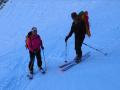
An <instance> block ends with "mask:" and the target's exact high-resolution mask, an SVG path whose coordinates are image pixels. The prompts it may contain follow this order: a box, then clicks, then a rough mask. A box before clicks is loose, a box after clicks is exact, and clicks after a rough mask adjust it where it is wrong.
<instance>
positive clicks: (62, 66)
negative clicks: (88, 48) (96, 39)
mask: <svg viewBox="0 0 120 90" xmlns="http://www.w3.org/2000/svg"><path fill="white" fill-rule="evenodd" d="M87 54H90V52H87V53H86V54H85V55H87ZM85 55H83V56H82V57H85ZM74 62H75V60H72V61H70V62H68V63H65V64H62V65H60V66H59V68H64V67H66V66H68V65H70V64H72V63H74Z"/></svg>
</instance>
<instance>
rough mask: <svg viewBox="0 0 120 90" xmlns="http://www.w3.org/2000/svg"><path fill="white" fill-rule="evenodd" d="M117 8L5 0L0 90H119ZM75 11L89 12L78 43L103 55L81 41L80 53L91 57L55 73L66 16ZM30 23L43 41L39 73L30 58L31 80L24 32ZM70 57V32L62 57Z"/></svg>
mask: <svg viewBox="0 0 120 90" xmlns="http://www.w3.org/2000/svg"><path fill="white" fill-rule="evenodd" d="M119 8H120V1H119V0H9V1H8V2H7V3H6V5H5V6H4V8H3V9H1V10H0V90H120V21H119V17H120V10H119ZM81 10H87V11H88V12H89V21H90V29H91V33H92V36H91V38H88V37H87V36H86V39H85V41H84V42H85V43H87V44H89V45H91V46H93V47H95V48H97V49H100V50H102V51H103V52H106V53H108V55H107V56H104V55H102V54H101V53H99V52H97V51H95V50H93V49H90V48H88V47H87V46H84V45H83V47H82V50H83V54H85V53H86V52H88V51H90V52H91V56H90V57H89V58H88V59H86V60H84V61H83V62H81V63H80V64H79V65H76V66H75V67H73V68H71V69H70V70H68V71H66V72H61V71H60V69H59V68H58V66H59V65H61V64H63V63H64V60H65V42H64V39H65V36H66V35H67V34H68V32H69V31H70V27H71V23H72V19H71V17H70V14H71V12H73V11H76V12H77V13H79V12H80V11H81ZM32 26H36V27H37V28H38V33H39V34H40V36H41V37H42V40H43V43H44V47H45V50H44V52H45V59H46V62H47V73H46V74H45V75H42V74H41V73H39V71H38V67H37V64H36V61H35V65H34V72H35V75H34V79H33V80H29V79H28V78H27V77H26V75H27V73H28V63H29V53H28V50H26V48H25V36H26V34H27V33H28V32H29V31H30V30H31V28H32ZM41 54H42V52H41ZM42 57H43V55H42ZM74 57H75V51H74V35H73V36H72V37H71V39H69V41H68V61H70V60H72V59H73V58H74ZM44 66H45V64H44V60H43V67H44Z"/></svg>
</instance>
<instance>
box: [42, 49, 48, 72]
mask: <svg viewBox="0 0 120 90" xmlns="http://www.w3.org/2000/svg"><path fill="white" fill-rule="evenodd" d="M42 52H43V58H44V59H43V60H44V63H45V71H47V66H46V60H45V54H44V50H42Z"/></svg>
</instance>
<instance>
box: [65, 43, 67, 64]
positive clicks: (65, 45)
mask: <svg viewBox="0 0 120 90" xmlns="http://www.w3.org/2000/svg"><path fill="white" fill-rule="evenodd" d="M65 63H67V42H66V43H65Z"/></svg>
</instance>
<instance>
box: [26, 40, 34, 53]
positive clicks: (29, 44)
mask: <svg viewBox="0 0 120 90" xmlns="http://www.w3.org/2000/svg"><path fill="white" fill-rule="evenodd" d="M27 46H28V49H29V50H30V51H33V49H32V44H31V41H30V38H28V39H27Z"/></svg>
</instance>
